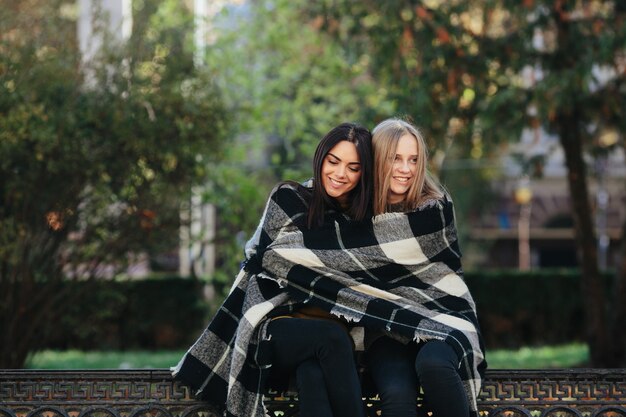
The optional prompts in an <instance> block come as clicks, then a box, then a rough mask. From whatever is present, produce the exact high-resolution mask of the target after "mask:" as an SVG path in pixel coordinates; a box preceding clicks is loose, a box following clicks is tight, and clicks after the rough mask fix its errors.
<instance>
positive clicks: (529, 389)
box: [0, 369, 626, 417]
mask: <svg viewBox="0 0 626 417" xmlns="http://www.w3.org/2000/svg"><path fill="white" fill-rule="evenodd" d="M366 404H367V409H368V414H369V415H370V416H371V417H376V416H377V412H378V411H379V407H378V399H377V398H371V399H368V400H367V401H366ZM266 405H267V409H268V411H269V413H270V415H271V416H272V417H279V416H281V417H295V416H297V414H298V403H297V396H296V395H295V394H294V393H277V392H275V393H270V394H269V395H268V397H267V401H266ZM479 408H480V413H481V415H482V416H484V417H570V416H571V417H626V369H558V370H522V371H520V370H515V371H510V370H489V371H487V376H486V378H485V380H484V384H483V389H482V391H481V395H480V398H479ZM420 414H424V415H425V412H424V409H423V408H422V405H421V404H420ZM0 417H221V413H220V412H219V411H218V410H217V409H216V408H215V407H213V406H211V405H209V404H207V403H205V402H202V401H199V400H197V399H195V398H193V395H192V394H191V393H190V391H189V389H188V388H187V387H185V386H183V385H181V384H180V383H178V382H175V381H173V380H172V378H171V376H170V374H169V372H168V371H167V370H164V369H154V370H106V371H105V370H85V371H33V370H0Z"/></svg>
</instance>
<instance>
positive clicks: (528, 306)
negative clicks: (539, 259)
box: [465, 268, 612, 350]
mask: <svg viewBox="0 0 626 417" xmlns="http://www.w3.org/2000/svg"><path fill="white" fill-rule="evenodd" d="M580 276H581V272H580V271H578V270H568V269H564V270H559V269H547V268H544V269H541V270H537V271H528V272H524V271H516V270H511V271H506V270H504V271H470V272H466V274H465V282H466V283H467V286H468V287H469V289H470V291H471V293H472V296H473V298H474V301H475V302H476V308H477V310H478V320H479V322H480V326H481V330H482V333H483V336H484V339H485V344H486V348H487V350H491V349H503V348H520V347H522V346H547V345H560V344H565V343H570V342H574V341H577V342H580V341H584V340H585V328H584V326H583V325H582V324H581V323H583V322H584V308H585V305H586V303H587V302H588V300H586V299H584V298H583V296H582V294H581V291H580V284H579V282H580ZM602 278H603V280H604V282H603V284H604V288H605V290H606V292H607V293H608V292H609V288H610V287H611V284H612V282H611V276H610V275H609V274H605V275H604V276H603V277H602Z"/></svg>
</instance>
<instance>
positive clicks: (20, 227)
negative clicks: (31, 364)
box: [0, 0, 228, 367]
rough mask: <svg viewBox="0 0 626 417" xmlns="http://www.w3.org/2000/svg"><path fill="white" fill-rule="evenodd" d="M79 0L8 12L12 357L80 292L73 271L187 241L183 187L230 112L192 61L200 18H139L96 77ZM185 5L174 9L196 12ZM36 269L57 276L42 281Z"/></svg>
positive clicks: (1, 208)
mask: <svg viewBox="0 0 626 417" xmlns="http://www.w3.org/2000/svg"><path fill="white" fill-rule="evenodd" d="M145 4H147V2H146V3H145ZM169 4H170V5H171V4H172V2H170V3H169ZM71 7H72V6H71V5H70V3H69V2H64V1H60V0H57V1H54V2H39V3H38V4H37V6H36V7H35V6H34V5H33V4H30V3H29V4H27V5H25V4H21V3H20V2H15V3H14V4H13V3H12V4H10V7H7V8H4V7H3V8H2V11H1V12H0V33H2V34H3V36H2V37H0V181H1V182H0V201H1V205H0V229H1V231H2V232H1V234H0V235H1V236H2V240H0V294H1V298H0V317H1V319H0V332H1V333H3V334H4V335H5V339H6V340H8V341H9V342H8V343H5V344H4V345H3V346H2V349H0V366H5V367H9V366H19V365H20V364H21V362H23V360H24V358H25V355H26V353H27V352H28V350H29V349H36V348H37V345H38V343H40V341H43V340H45V338H46V337H47V335H48V334H49V333H50V332H51V329H52V328H50V329H48V327H47V326H46V323H47V321H48V320H56V319H57V318H58V317H59V316H60V314H61V312H62V311H63V308H64V306H67V305H68V303H70V302H71V300H69V299H68V298H67V296H68V294H67V293H66V292H65V290H64V289H63V288H59V284H60V283H61V281H62V280H63V279H64V278H65V277H67V276H69V277H74V278H81V279H82V278H89V277H93V276H94V275H100V276H102V275H104V276H111V275H112V274H113V272H114V271H115V270H117V269H118V268H120V267H123V265H124V264H125V263H126V262H127V261H128V257H129V255H131V256H132V255H134V254H137V253H145V252H147V253H151V252H159V251H161V250H163V249H164V248H168V249H169V248H171V246H172V244H174V245H175V244H176V243H177V236H178V232H177V229H178V226H179V222H180V221H179V204H180V201H181V199H184V198H185V196H187V195H188V194H189V190H190V189H191V185H192V184H194V183H197V182H198V181H200V180H202V179H203V178H205V174H206V171H205V166H206V164H207V163H208V162H209V161H211V160H215V158H218V157H219V155H220V149H221V141H222V138H223V134H224V131H225V130H226V122H227V121H228V117H227V115H226V113H225V111H224V109H223V107H222V105H221V100H220V93H219V91H218V90H217V89H216V88H215V87H214V86H213V83H212V77H211V75H210V73H208V72H201V71H196V70H194V69H193V67H192V65H191V62H192V59H191V52H192V51H191V50H190V49H189V48H186V47H185V46H184V45H185V42H184V39H185V37H186V36H187V34H186V32H185V31H188V30H189V28H190V27H191V26H190V25H189V24H186V25H182V26H181V27H175V26H172V25H170V26H166V27H165V30H166V31H167V33H166V34H162V33H161V32H159V31H160V28H159V27H156V26H150V25H148V26H146V27H144V28H143V29H144V30H145V32H144V33H140V32H138V31H137V30H136V31H135V33H134V34H133V41H132V42H130V43H129V46H128V48H122V49H120V50H116V51H103V54H102V56H101V57H100V60H99V61H97V62H95V63H92V66H91V69H93V72H91V73H90V74H92V75H90V78H89V82H88V83H85V81H84V79H85V74H84V73H83V72H82V66H81V64H80V59H79V54H78V51H77V49H76V39H75V35H74V30H73V29H72V30H69V29H68V27H69V28H75V23H76V22H75V21H73V20H72V19H73V18H71V17H68V15H70V16H71V13H69V14H68V13H66V12H67V10H68V8H71ZM158 11H160V9H158V8H157V9H156V12H158ZM156 12H155V13H156ZM176 12H177V13H179V14H180V13H182V16H183V18H181V19H182V20H178V21H177V20H175V19H174V21H175V22H179V21H184V20H185V19H184V15H185V13H186V14H187V16H189V11H184V10H183V9H180V8H179V9H177V10H176ZM172 13H173V11H172V10H170V11H169V12H168V17H169V18H171V15H172ZM74 18H75V17H74ZM186 19H187V20H186V21H187V22H189V18H188V17H187V18H186ZM25 22H28V24H27V25H25V24H24V23H25ZM159 24H161V22H160V21H159ZM148 34H149V35H150V36H148ZM173 39H181V41H180V42H179V43H178V44H177V43H176V42H174V41H173ZM34 283H47V284H48V285H45V286H43V287H39V289H40V290H39V291H38V292H36V293H33V288H34ZM18 341H19V345H17V343H18Z"/></svg>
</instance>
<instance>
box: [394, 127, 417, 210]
mask: <svg viewBox="0 0 626 417" xmlns="http://www.w3.org/2000/svg"><path fill="white" fill-rule="evenodd" d="M417 152H418V149H417V140H416V139H415V138H414V137H413V136H412V135H409V134H405V135H402V136H401V137H400V139H399V140H398V145H397V146H396V153H395V156H394V158H393V161H392V162H391V164H392V166H391V181H390V183H389V196H388V201H389V203H390V204H396V203H400V202H402V201H404V200H405V199H406V195H407V192H408V191H409V188H410V187H411V185H413V183H414V182H415V177H416V173H417V157H418V154H417Z"/></svg>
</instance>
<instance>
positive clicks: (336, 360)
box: [268, 318, 365, 417]
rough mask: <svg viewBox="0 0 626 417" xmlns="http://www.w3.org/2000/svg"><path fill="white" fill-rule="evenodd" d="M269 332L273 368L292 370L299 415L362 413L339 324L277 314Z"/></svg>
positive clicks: (355, 376) (362, 415) (351, 416)
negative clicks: (280, 316) (282, 316)
mask: <svg viewBox="0 0 626 417" xmlns="http://www.w3.org/2000/svg"><path fill="white" fill-rule="evenodd" d="M268 333H269V334H270V335H271V339H270V340H271V342H272V351H273V357H272V367H273V368H274V367H275V370H276V371H277V372H280V373H287V374H293V373H294V372H295V375H296V384H297V387H298V398H299V404H300V416H301V417H365V408H364V406H363V401H362V399H361V385H360V383H359V377H358V373H357V370H356V365H355V363H354V354H353V351H352V341H351V340H350V337H349V336H348V334H347V333H346V331H345V330H344V329H343V328H342V327H341V326H340V325H339V324H337V323H333V322H332V321H330V320H316V319H300V318H281V319H276V320H273V321H272V322H271V323H270V324H269V326H268Z"/></svg>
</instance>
